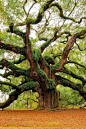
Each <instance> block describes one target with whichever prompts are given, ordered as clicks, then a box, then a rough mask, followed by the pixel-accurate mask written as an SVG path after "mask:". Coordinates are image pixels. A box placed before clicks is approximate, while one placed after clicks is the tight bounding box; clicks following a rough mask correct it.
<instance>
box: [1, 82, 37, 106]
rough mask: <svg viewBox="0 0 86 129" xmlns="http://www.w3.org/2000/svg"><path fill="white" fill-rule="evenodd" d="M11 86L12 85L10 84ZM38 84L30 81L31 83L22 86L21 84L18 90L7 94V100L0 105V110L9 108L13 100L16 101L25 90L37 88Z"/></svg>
mask: <svg viewBox="0 0 86 129" xmlns="http://www.w3.org/2000/svg"><path fill="white" fill-rule="evenodd" d="M12 85H13V84H12ZM38 85H39V84H38V83H37V82H34V81H31V82H27V83H24V84H23V85H22V84H21V85H20V86H19V87H18V89H16V90H13V91H12V92H11V93H10V94H9V98H8V99H7V100H6V101H5V102H3V103H0V108H5V107H7V106H9V105H10V104H11V103H12V102H13V101H14V100H17V98H18V96H19V95H20V94H21V93H22V92H24V91H27V90H31V89H32V88H35V87H37V86H38Z"/></svg>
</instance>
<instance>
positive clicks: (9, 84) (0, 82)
mask: <svg viewBox="0 0 86 129" xmlns="http://www.w3.org/2000/svg"><path fill="white" fill-rule="evenodd" d="M0 84H2V85H7V86H11V88H12V89H16V90H19V88H18V87H17V86H16V85H13V84H12V83H9V82H5V81H0Z"/></svg>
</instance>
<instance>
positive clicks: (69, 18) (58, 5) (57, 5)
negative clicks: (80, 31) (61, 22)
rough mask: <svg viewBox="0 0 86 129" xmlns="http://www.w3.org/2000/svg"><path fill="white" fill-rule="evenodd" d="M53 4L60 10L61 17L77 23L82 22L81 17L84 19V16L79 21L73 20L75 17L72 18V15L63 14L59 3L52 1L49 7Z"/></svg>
mask: <svg viewBox="0 0 86 129" xmlns="http://www.w3.org/2000/svg"><path fill="white" fill-rule="evenodd" d="M53 6H56V7H57V8H58V9H59V11H60V13H59V16H60V17H62V18H63V19H67V20H72V21H73V22H75V23H79V24H80V23H81V22H82V20H83V19H86V17H82V18H80V20H79V21H77V20H75V19H74V18H72V17H67V16H65V15H64V14H63V9H62V7H61V5H60V4H59V3H52V4H51V5H50V7H53Z"/></svg>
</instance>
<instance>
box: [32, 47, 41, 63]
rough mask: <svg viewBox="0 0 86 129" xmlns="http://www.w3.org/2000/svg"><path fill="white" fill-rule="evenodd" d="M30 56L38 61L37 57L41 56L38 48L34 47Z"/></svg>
mask: <svg viewBox="0 0 86 129" xmlns="http://www.w3.org/2000/svg"><path fill="white" fill-rule="evenodd" d="M32 57H33V60H35V61H36V62H38V61H39V59H40V58H41V51H40V50H39V49H34V50H33V51H32Z"/></svg>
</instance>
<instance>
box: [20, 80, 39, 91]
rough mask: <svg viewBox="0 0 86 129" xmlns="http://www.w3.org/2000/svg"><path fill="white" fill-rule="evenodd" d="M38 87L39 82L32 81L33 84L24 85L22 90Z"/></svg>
mask: <svg viewBox="0 0 86 129" xmlns="http://www.w3.org/2000/svg"><path fill="white" fill-rule="evenodd" d="M37 85H38V83H37V82H34V81H31V82H28V83H25V84H23V85H22V86H21V87H20V88H21V89H24V90H29V89H31V88H34V87H36V86H37Z"/></svg>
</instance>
